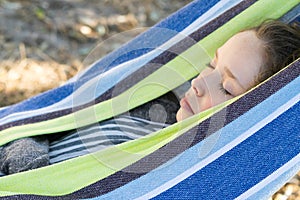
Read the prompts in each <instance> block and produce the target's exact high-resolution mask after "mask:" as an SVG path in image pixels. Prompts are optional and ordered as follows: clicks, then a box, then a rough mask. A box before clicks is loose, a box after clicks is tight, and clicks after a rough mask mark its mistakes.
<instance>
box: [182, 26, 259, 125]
mask: <svg viewBox="0 0 300 200" xmlns="http://www.w3.org/2000/svg"><path fill="white" fill-rule="evenodd" d="M263 55H264V51H263V42H262V41H261V40H260V39H258V38H257V36H256V34H255V32H254V31H244V32H240V33H238V34H236V35H234V36H233V37H232V38H230V39H229V40H228V41H227V42H226V43H225V44H224V45H223V46H222V47H220V48H219V49H218V50H217V52H216V54H215V57H214V58H213V60H212V61H211V62H210V63H209V64H208V67H207V68H206V69H204V70H203V71H202V72H201V73H200V74H199V76H198V77H197V78H195V79H193V80H192V83H191V84H192V85H191V88H190V89H189V90H188V91H187V93H186V94H185V97H184V98H183V99H181V101H180V106H181V107H180V109H179V110H178V112H177V115H176V118H177V121H181V120H183V119H185V118H187V117H190V116H192V115H194V114H196V113H200V112H202V111H204V110H206V109H208V108H210V107H212V106H215V105H217V104H220V103H222V102H224V101H226V100H229V99H231V98H233V97H235V96H238V95H240V94H242V93H244V92H246V91H247V90H248V89H250V88H251V87H253V86H254V85H255V80H256V78H257V76H258V74H259V72H260V67H261V66H262V64H263Z"/></svg>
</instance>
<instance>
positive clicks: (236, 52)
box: [0, 21, 300, 174]
mask: <svg viewBox="0 0 300 200" xmlns="http://www.w3.org/2000/svg"><path fill="white" fill-rule="evenodd" d="M299 57H300V29H299V26H297V25H293V26H292V25H287V24H284V23H281V22H278V21H268V22H264V23H263V24H261V25H260V26H257V27H255V28H251V29H248V30H244V31H241V32H239V33H237V34H236V35H234V36H233V37H231V38H230V39H229V40H228V41H227V42H225V43H224V44H223V46H221V47H220V48H219V49H218V50H217V51H216V53H215V56H214V58H213V59H212V60H211V62H210V63H209V64H207V67H206V69H204V70H203V71H202V72H201V73H200V74H199V75H198V76H197V77H196V78H194V79H193V80H192V82H191V87H190V88H189V89H188V91H187V92H186V93H185V95H184V97H183V98H182V99H181V100H180V102H178V101H177V97H176V96H175V95H174V94H173V93H171V92H170V93H167V94H166V95H163V96H162V97H160V98H158V99H156V100H153V101H152V102H149V103H147V104H145V105H143V106H140V107H138V108H136V109H133V110H131V111H130V114H128V115H127V114H122V115H120V116H117V117H115V118H114V119H109V120H106V121H103V122H100V123H97V124H93V125H90V126H87V127H84V128H82V129H81V130H79V132H81V133H80V134H81V136H82V135H83V136H84V135H86V134H89V133H91V132H94V133H96V134H97V131H98V130H100V129H101V134H102V136H105V139H103V138H104V137H103V138H102V139H101V136H100V135H99V134H100V133H98V135H99V141H98V144H99V145H98V147H99V146H101V147H102V148H105V147H108V146H111V145H114V144H119V143H121V142H125V141H128V140H132V139H136V138H139V137H141V136H143V135H147V134H149V133H151V132H153V131H156V130H159V129H162V128H164V127H166V126H167V125H168V124H172V123H175V122H176V121H181V120H184V119H186V118H188V117H190V116H193V115H194V114H197V113H200V112H202V111H204V110H206V109H208V108H211V107H213V106H215V105H217V104H220V103H222V102H224V101H226V100H229V99H231V98H233V97H236V96H238V95H241V94H243V93H244V92H246V91H247V90H249V89H251V88H252V87H254V86H255V85H257V84H258V83H260V82H262V81H264V80H265V79H267V78H268V77H270V76H271V75H273V74H275V73H276V72H278V71H279V70H280V69H282V68H284V67H285V66H287V65H288V64H289V63H291V62H293V61H294V60H296V59H297V58H299ZM157 104H159V105H160V106H162V107H163V108H164V109H165V110H166V111H167V113H168V114H167V118H164V119H159V116H163V115H160V114H156V115H155V116H157V117H158V118H157V119H156V118H155V120H153V118H151V117H149V112H148V111H149V108H150V107H151V106H152V105H157ZM156 111H157V112H160V109H159V107H157V109H156ZM130 123H140V124H142V125H143V127H145V128H143V129H135V128H131V129H130V127H131V124H130ZM125 128H126V131H127V132H129V133H130V134H126V133H125V132H126V131H124V129H125ZM73 134H74V133H73ZM44 137H45V136H44ZM44 137H32V138H23V139H19V140H16V141H13V142H10V143H8V144H6V145H5V146H3V147H1V149H0V170H1V171H2V172H4V173H5V174H13V173H17V172H21V171H26V170H30V169H35V168H38V167H42V166H46V165H48V164H49V142H48V139H49V138H44ZM65 139H66V140H67V139H68V136H67V137H66V138H65ZM104 140H105V141H104ZM83 146H84V145H83ZM98 149H99V148H98ZM53 151H55V144H54V147H53ZM74 152H76V151H72V153H70V154H69V155H70V156H69V158H71V157H75V156H78V155H83V154H84V152H83V151H80V153H77V154H76V153H74ZM78 152H79V151H78ZM55 159H56V161H54V162H59V161H61V160H60V159H59V156H56V157H55V158H54V160H55ZM64 159H66V157H64Z"/></svg>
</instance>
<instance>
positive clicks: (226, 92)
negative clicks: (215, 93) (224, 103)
mask: <svg viewBox="0 0 300 200" xmlns="http://www.w3.org/2000/svg"><path fill="white" fill-rule="evenodd" d="M219 88H220V91H221V92H222V93H223V94H225V95H231V96H232V94H231V93H230V92H228V91H227V90H226V89H225V88H224V87H223V84H222V83H220V87H219Z"/></svg>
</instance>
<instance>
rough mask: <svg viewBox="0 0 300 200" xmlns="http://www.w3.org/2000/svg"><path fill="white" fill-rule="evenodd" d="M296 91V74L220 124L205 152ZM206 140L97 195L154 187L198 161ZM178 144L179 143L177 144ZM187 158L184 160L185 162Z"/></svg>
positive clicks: (132, 194)
mask: <svg viewBox="0 0 300 200" xmlns="http://www.w3.org/2000/svg"><path fill="white" fill-rule="evenodd" d="M299 91H300V77H298V78H296V79H295V80H294V81H292V82H290V83H289V84H287V85H286V86H285V87H284V88H282V89H281V90H279V91H278V92H277V93H275V94H273V95H272V96H270V97H269V98H268V99H266V100H265V101H263V102H262V103H260V104H259V105H257V106H256V107H254V108H253V109H251V110H250V111H248V112H247V113H245V114H244V115H242V116H241V117H239V118H238V119H236V120H234V121H233V122H232V123H230V124H228V125H227V126H226V127H224V128H223V129H222V131H221V134H220V133H215V135H216V137H219V138H218V141H217V144H215V146H214V148H213V149H212V150H211V152H209V155H211V154H213V153H215V152H216V151H218V150H219V149H221V148H222V147H224V146H225V145H226V144H228V143H229V142H231V141H233V140H234V139H236V138H237V137H238V136H239V135H240V134H241V133H243V132H245V131H246V130H248V129H249V128H250V127H251V126H253V125H254V124H256V123H257V122H259V121H261V120H263V119H264V118H266V116H268V115H269V114H270V113H272V112H274V111H275V110H276V109H277V108H278V107H280V106H282V105H283V104H285V103H286V102H287V101H289V100H290V99H291V98H293V97H294V96H296V95H297V94H298V93H299ZM207 144H209V143H208V142H207V140H204V141H202V142H200V143H199V144H197V145H195V146H194V147H192V148H190V149H188V150H186V151H185V152H184V153H182V154H181V155H179V156H177V157H176V158H174V159H172V160H170V161H169V162H167V163H166V164H165V165H163V166H161V167H160V168H159V169H157V170H154V171H152V172H149V173H148V174H147V175H145V176H142V177H140V178H139V179H137V180H135V181H132V182H130V183H128V184H127V185H124V186H123V187H120V188H118V189H116V190H114V191H112V192H110V193H108V194H106V195H103V196H101V199H102V198H103V199H106V198H107V199H118V198H120V197H122V198H125V199H133V198H137V197H139V196H142V195H144V194H146V193H148V192H150V191H152V190H154V189H155V188H157V187H159V186H160V185H163V184H164V183H165V182H167V181H169V180H172V179H173V178H175V177H176V176H178V175H179V174H181V173H183V172H184V171H186V170H188V169H189V168H191V167H193V166H194V165H196V164H197V163H199V162H200V161H201V159H203V158H200V157H199V153H200V152H201V151H203V149H204V147H205V146H207ZM178 148H180V147H178ZM187 161H188V162H187Z"/></svg>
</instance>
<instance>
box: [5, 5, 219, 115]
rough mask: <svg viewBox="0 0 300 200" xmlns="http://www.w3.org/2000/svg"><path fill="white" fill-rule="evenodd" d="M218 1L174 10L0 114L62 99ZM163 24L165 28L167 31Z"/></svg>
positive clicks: (157, 42) (166, 37)
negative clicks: (76, 75) (78, 72)
mask: <svg viewBox="0 0 300 200" xmlns="http://www.w3.org/2000/svg"><path fill="white" fill-rule="evenodd" d="M217 2H219V0H196V1H194V2H192V3H190V4H189V5H187V6H186V7H184V8H182V9H181V10H179V11H178V12H176V13H175V14H173V15H171V16H170V17H168V18H166V19H165V20H163V21H162V22H160V23H158V24H157V25H156V26H154V27H152V28H150V29H149V30H148V31H146V32H145V33H143V34H141V35H140V36H138V37H136V38H135V39H134V40H132V41H131V42H129V43H128V44H127V45H125V46H123V47H121V48H119V49H118V50H116V51H114V52H112V53H110V54H108V55H107V56H105V57H104V58H103V59H101V60H100V61H99V62H97V64H96V65H94V66H93V67H92V68H90V69H89V70H88V71H86V72H85V74H83V75H82V76H81V77H80V79H79V80H78V81H77V82H75V83H73V82H71V83H69V84H66V85H63V86H61V87H58V88H56V89H54V90H51V91H49V92H45V93H43V94H41V95H39V96H37V97H35V98H31V99H28V100H26V101H24V102H22V103H19V104H16V105H14V106H11V107H8V108H6V109H2V110H0V118H2V117H4V116H6V115H8V114H10V113H13V112H22V111H28V110H34V109H39V108H42V107H46V106H49V105H52V104H54V103H56V102H59V101H60V100H62V99H63V98H65V97H67V96H68V95H70V94H71V93H72V92H73V90H74V88H78V87H80V86H81V85H82V84H84V83H86V82H87V81H89V80H90V79H92V78H93V77H95V76H97V75H99V74H101V73H103V72H105V71H107V70H109V69H111V68H113V67H115V66H117V65H119V64H121V63H124V62H126V61H129V60H132V59H135V58H137V57H139V56H141V55H144V54H146V53H148V52H149V51H151V50H153V49H154V48H156V47H158V46H160V45H161V44H163V43H165V42H166V41H167V40H169V39H171V38H172V37H174V36H175V35H176V34H178V32H180V31H182V30H183V29H184V28H186V27H187V26H188V25H190V24H191V23H192V22H194V21H195V20H196V19H197V18H198V17H199V16H201V15H202V14H203V13H205V12H206V11H207V10H209V9H210V8H211V7H213V6H214V5H215V4H216V3H217ZM161 28H164V29H165V30H166V31H167V32H168V34H164V32H163V31H162V29H161ZM145 47H147V48H145Z"/></svg>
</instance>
